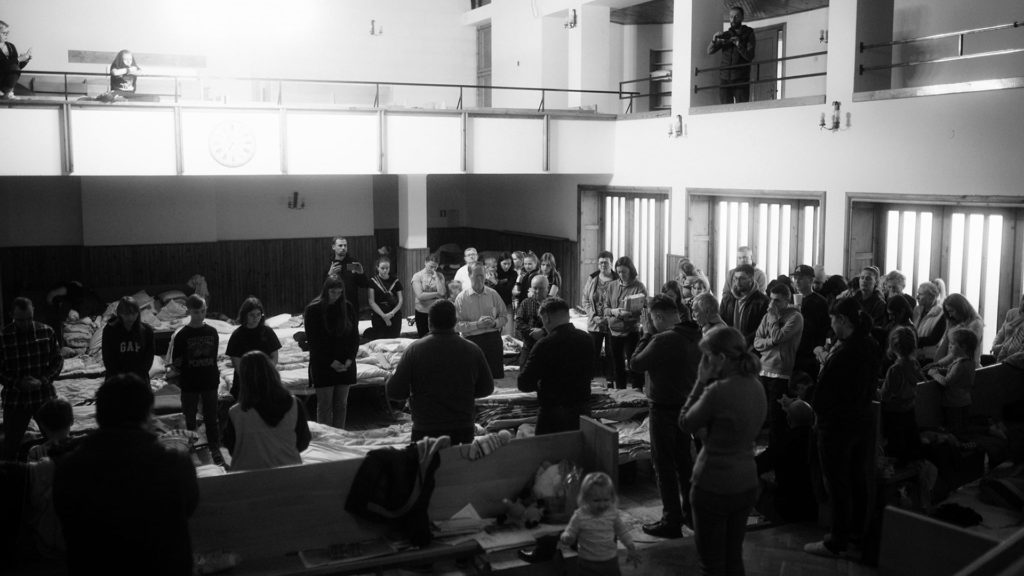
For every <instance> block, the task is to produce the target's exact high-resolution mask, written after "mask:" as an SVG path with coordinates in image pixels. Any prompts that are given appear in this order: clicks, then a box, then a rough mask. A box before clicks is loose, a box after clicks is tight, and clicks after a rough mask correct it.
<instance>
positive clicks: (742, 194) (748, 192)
mask: <svg viewBox="0 0 1024 576" xmlns="http://www.w3.org/2000/svg"><path fill="white" fill-rule="evenodd" d="M694 196H704V197H709V198H712V199H714V198H719V199H725V200H729V201H731V202H735V201H738V200H747V201H758V200H761V201H770V200H779V201H783V202H787V201H815V202H817V203H818V220H817V222H816V223H815V228H816V230H818V242H817V246H815V247H814V250H813V251H814V252H816V253H817V254H818V260H819V262H812V263H811V265H812V266H813V265H815V264H821V263H822V262H821V261H822V260H823V259H824V257H825V208H826V202H825V198H826V195H825V191H824V190H822V191H819V192H813V191H806V190H767V189H738V188H729V189H726V188H687V189H686V214H687V216H689V214H690V203H691V202H692V198H693V197H694ZM711 211H712V212H713V211H714V207H712V208H711ZM847 229H849V212H847ZM690 230H691V227H687V238H686V243H685V248H686V253H687V254H689V253H690V237H689V236H690ZM716 231H717V223H716V227H712V228H711V229H710V236H711V237H710V239H709V240H708V270H705V271H704V272H705V274H707V276H708V278H709V279H711V281H712V283H714V279H715V278H716V274H717V270H716V269H715V266H716V260H717V258H715V255H717V253H718V252H717V251H718V246H717V245H716V242H717V240H716V238H717V236H718V235H717V234H716ZM750 234H751V236H752V237H754V238H756V230H753V229H751V230H750ZM813 241H814V240H813V239H811V240H810V242H813Z"/></svg>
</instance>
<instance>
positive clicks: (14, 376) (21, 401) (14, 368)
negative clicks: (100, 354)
mask: <svg viewBox="0 0 1024 576" xmlns="http://www.w3.org/2000/svg"><path fill="white" fill-rule="evenodd" d="M63 367H64V359H63V358H61V356H60V344H58V343H57V335H56V334H55V333H54V331H53V328H50V327H49V326H47V325H46V324H43V323H41V322H34V321H33V322H32V326H31V327H30V328H28V329H24V330H21V329H18V327H17V325H16V324H15V323H13V322H12V323H11V324H8V325H7V326H4V328H3V330H2V331H0V386H3V388H2V389H0V402H2V404H3V406H4V409H15V410H26V411H32V412H34V411H35V410H36V409H38V408H39V407H40V406H42V405H43V404H44V403H45V402H46V401H47V400H50V399H52V398H56V397H57V392H56V390H55V389H54V387H53V380H54V379H55V378H56V377H57V376H59V375H60V371H61V368H63ZM25 377H33V378H36V379H38V380H39V381H41V382H42V385H41V386H33V387H23V386H21V385H20V382H21V380H22V379H23V378H25Z"/></svg>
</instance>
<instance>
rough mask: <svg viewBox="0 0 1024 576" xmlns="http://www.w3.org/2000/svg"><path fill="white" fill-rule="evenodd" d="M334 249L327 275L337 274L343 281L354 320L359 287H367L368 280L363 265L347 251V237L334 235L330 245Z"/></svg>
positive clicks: (357, 309)
mask: <svg viewBox="0 0 1024 576" xmlns="http://www.w3.org/2000/svg"><path fill="white" fill-rule="evenodd" d="M331 249H332V250H334V258H333V259H332V260H331V266H330V268H328V269H327V276H337V277H338V278H341V281H342V282H344V283H345V299H346V300H348V303H349V304H351V305H352V308H353V310H355V314H356V321H357V322H358V316H359V292H361V290H359V288H369V287H370V281H369V280H368V279H367V278H366V274H365V273H363V265H362V264H360V263H359V262H357V261H356V260H354V259H353V258H352V256H351V255H349V253H348V239H347V238H345V237H344V236H335V237H334V243H333V244H332V246H331Z"/></svg>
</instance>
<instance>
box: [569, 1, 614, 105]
mask: <svg viewBox="0 0 1024 576" xmlns="http://www.w3.org/2000/svg"><path fill="white" fill-rule="evenodd" d="M575 10H576V27H575V28H572V29H569V30H566V32H567V33H568V35H569V88H570V89H575V90H612V89H614V88H617V87H618V85H616V86H615V87H612V86H611V85H610V81H609V69H610V58H611V53H610V50H609V49H608V43H609V37H610V31H609V27H610V26H611V23H610V20H609V18H610V16H611V9H610V8H609V7H608V6H601V5H597V4H580V5H579V6H578V7H577V8H575ZM570 12H571V11H570ZM616 103H617V98H615V97H614V96H610V95H603V94H579V93H574V94H569V106H570V107H576V106H597V108H598V111H599V112H615V111H617V110H618V108H617V106H616Z"/></svg>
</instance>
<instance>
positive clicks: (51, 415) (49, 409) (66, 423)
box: [28, 398, 74, 462]
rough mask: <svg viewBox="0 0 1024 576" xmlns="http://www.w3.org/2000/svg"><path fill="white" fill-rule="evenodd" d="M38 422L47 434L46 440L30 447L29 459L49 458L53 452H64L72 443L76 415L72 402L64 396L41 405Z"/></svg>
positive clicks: (37, 414) (31, 460)
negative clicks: (72, 430) (72, 425)
mask: <svg viewBox="0 0 1024 576" xmlns="http://www.w3.org/2000/svg"><path fill="white" fill-rule="evenodd" d="M35 420H36V424H38V425H39V429H40V430H42V432H43V435H44V436H46V442H43V443H42V444H36V445H35V446H33V447H31V448H29V451H28V461H29V462H42V461H44V460H49V459H50V456H51V454H56V453H61V452H63V451H64V450H65V449H66V448H67V447H68V445H69V444H70V441H69V440H70V438H71V424H72V422H73V421H74V415H73V414H72V411H71V403H70V402H68V401H67V400H65V399H63V398H54V399H53V400H49V401H47V402H46V403H45V404H43V405H42V406H40V407H39V410H38V411H37V412H36V414H35Z"/></svg>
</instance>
